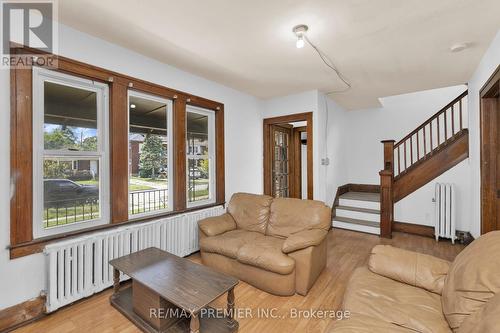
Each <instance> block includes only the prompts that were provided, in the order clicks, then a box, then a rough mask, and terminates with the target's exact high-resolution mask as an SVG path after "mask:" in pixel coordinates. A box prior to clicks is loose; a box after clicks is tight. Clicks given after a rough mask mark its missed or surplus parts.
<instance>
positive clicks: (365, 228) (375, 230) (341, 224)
mask: <svg viewBox="0 0 500 333" xmlns="http://www.w3.org/2000/svg"><path fill="white" fill-rule="evenodd" d="M332 226H333V227H334V228H340V229H347V230H353V231H360V232H366V233H369V234H374V235H380V225H379V223H376V222H372V221H365V220H358V219H351V218H347V217H339V216H336V217H334V218H333V221H332Z"/></svg>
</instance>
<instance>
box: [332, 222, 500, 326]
mask: <svg viewBox="0 0 500 333" xmlns="http://www.w3.org/2000/svg"><path fill="white" fill-rule="evenodd" d="M499 291H500V231H494V232H490V233H488V234H486V235H483V236H481V237H480V238H478V239H477V240H475V241H474V242H472V243H471V244H470V245H469V246H467V247H466V248H465V249H464V250H463V251H462V252H461V253H460V254H459V255H458V256H457V257H456V258H455V260H454V261H453V262H451V263H450V262H448V261H445V260H442V259H438V258H436V257H432V256H428V255H424V254H419V253H416V252H412V251H406V250H402V249H398V248H394V247H391V246H388V245H377V246H375V247H374V248H373V250H372V253H371V256H370V258H369V263H368V267H361V268H358V269H357V270H355V272H354V274H353V275H352V277H351V279H350V282H349V284H348V286H347V289H346V292H345V295H344V301H343V308H344V310H346V311H349V312H350V318H349V319H343V320H339V321H336V322H333V323H332V324H331V325H330V327H329V328H328V329H327V332H334V333H346V332H349V333H352V332H356V333H363V332H384V333H385V332H407V333H409V332H433V333H436V332H455V333H476V332H477V333H488V332H500V293H499Z"/></svg>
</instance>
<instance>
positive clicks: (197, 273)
mask: <svg viewBox="0 0 500 333" xmlns="http://www.w3.org/2000/svg"><path fill="white" fill-rule="evenodd" d="M109 264H110V265H111V266H113V268H114V293H113V295H112V296H111V298H110V302H111V305H113V306H114V307H115V308H116V309H118V311H120V312H121V313H122V314H123V315H125V316H126V317H127V318H128V319H129V320H131V321H132V322H133V323H134V324H135V325H136V326H137V327H139V328H140V329H141V330H143V331H144V332H165V333H167V332H168V333H174V332H175V333H177V332H191V333H198V332H202V333H205V332H207V333H208V332H217V333H225V332H236V331H238V322H237V321H236V320H235V319H234V318H233V311H234V287H235V286H236V285H237V284H238V280H237V279H235V278H233V277H230V276H227V275H224V274H221V273H218V272H216V271H214V270H212V269H210V268H208V267H206V266H203V265H198V264H195V263H193V262H191V261H189V260H187V259H184V258H180V257H178V256H176V255H173V254H170V253H168V252H165V251H162V250H160V249H157V248H153V247H152V248H148V249H145V250H142V251H139V252H135V253H132V254H129V255H126V256H124V257H121V258H117V259H113V260H111V261H110V262H109ZM120 271H121V272H123V273H124V274H126V275H128V276H130V277H131V279H132V286H129V287H126V288H120V279H119V277H120ZM226 292H227V309H226V311H213V309H210V308H209V307H208V304H209V303H210V302H212V301H213V300H215V299H216V298H218V297H219V296H221V295H223V294H224V293H226ZM160 309H163V310H160ZM209 310H212V311H209Z"/></svg>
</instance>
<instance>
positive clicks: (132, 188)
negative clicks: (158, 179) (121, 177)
mask: <svg viewBox="0 0 500 333" xmlns="http://www.w3.org/2000/svg"><path fill="white" fill-rule="evenodd" d="M128 189H129V190H130V191H145V190H152V189H153V187H151V186H146V185H136V184H129V185H128Z"/></svg>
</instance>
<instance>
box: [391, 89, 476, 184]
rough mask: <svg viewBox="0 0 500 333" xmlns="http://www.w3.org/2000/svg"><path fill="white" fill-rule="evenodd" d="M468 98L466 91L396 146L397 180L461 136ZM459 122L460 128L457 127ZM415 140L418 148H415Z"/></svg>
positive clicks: (395, 175)
mask: <svg viewBox="0 0 500 333" xmlns="http://www.w3.org/2000/svg"><path fill="white" fill-rule="evenodd" d="M466 96H467V91H464V92H463V93H462V94H460V95H459V96H458V97H456V98H455V99H453V100H452V101H451V102H450V103H448V104H446V105H445V106H444V107H443V108H441V110H439V111H438V112H437V113H435V114H433V115H432V116H431V117H430V118H429V119H427V120H426V121H424V122H423V123H422V124H421V125H420V126H418V127H417V128H415V129H414V130H413V131H411V132H410V133H409V134H408V135H406V136H405V137H404V138H403V139H401V140H400V141H398V142H397V143H396V144H395V145H394V154H396V153H397V154H398V159H397V163H396V164H397V172H396V165H395V168H394V173H395V174H394V178H395V179H396V178H397V177H399V176H400V175H402V174H404V173H405V172H406V171H407V169H409V168H411V167H412V166H413V165H414V164H416V163H418V162H419V161H420V160H422V159H424V158H427V157H428V156H429V155H430V154H433V153H434V151H435V150H436V149H437V148H439V147H440V146H441V145H443V144H445V143H447V142H448V140H450V139H451V138H453V137H454V136H456V135H457V134H460V132H461V131H462V130H463V129H464V126H463V107H462V105H463V100H464V98H465V97H466ZM457 104H458V107H457ZM448 111H449V112H448ZM457 113H458V119H455V118H456V117H457ZM457 121H458V124H459V126H455V125H456V122H457ZM434 126H436V134H437V140H435V141H434V138H433V127H434ZM441 135H444V137H443V138H441ZM420 138H422V140H423V151H422V149H421V145H420ZM442 139H443V140H442ZM415 140H416V147H414V141H415ZM428 141H429V143H430V147H429V149H427V142H428ZM434 143H436V146H434ZM415 148H416V149H415ZM401 154H403V157H402V158H401V156H400V155H401ZM401 163H402V164H401Z"/></svg>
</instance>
